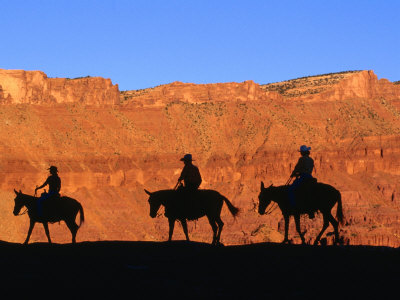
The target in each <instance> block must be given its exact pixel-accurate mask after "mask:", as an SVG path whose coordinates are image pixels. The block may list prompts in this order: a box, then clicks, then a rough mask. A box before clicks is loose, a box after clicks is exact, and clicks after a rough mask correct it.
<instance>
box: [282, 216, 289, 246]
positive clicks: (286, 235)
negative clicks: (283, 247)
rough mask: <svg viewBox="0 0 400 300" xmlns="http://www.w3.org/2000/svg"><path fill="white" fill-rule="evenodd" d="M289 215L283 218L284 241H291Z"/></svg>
mask: <svg viewBox="0 0 400 300" xmlns="http://www.w3.org/2000/svg"><path fill="white" fill-rule="evenodd" d="M289 217H290V216H289V215H284V216H283V218H284V219H285V239H284V240H283V242H282V243H287V242H289V238H288V236H289V233H288V232H289Z"/></svg>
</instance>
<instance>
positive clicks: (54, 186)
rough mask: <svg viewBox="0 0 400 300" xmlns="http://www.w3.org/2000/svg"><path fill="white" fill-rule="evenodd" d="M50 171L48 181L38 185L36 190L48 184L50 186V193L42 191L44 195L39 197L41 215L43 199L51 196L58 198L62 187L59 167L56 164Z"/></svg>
mask: <svg viewBox="0 0 400 300" xmlns="http://www.w3.org/2000/svg"><path fill="white" fill-rule="evenodd" d="M48 170H49V171H50V176H49V177H47V179H46V181H45V182H44V183H43V184H42V185H41V186H37V187H36V188H35V194H36V191H37V190H39V189H41V188H44V187H45V186H46V185H48V186H49V192H48V193H42V195H41V196H40V198H39V202H38V206H39V207H38V209H39V215H40V216H42V202H43V200H46V199H49V198H58V197H59V196H60V189H61V179H60V177H59V176H58V174H57V173H58V169H57V167H55V166H51V167H50V168H48Z"/></svg>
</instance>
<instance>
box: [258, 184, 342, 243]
mask: <svg viewBox="0 0 400 300" xmlns="http://www.w3.org/2000/svg"><path fill="white" fill-rule="evenodd" d="M288 188H289V186H288V185H282V186H277V187H275V186H273V185H272V184H271V185H270V186H269V187H268V188H265V187H264V183H263V182H261V191H260V194H259V195H258V199H259V204H258V213H259V214H260V215H263V214H264V213H265V209H266V208H267V206H268V205H269V204H270V203H271V201H274V202H276V203H277V204H278V206H279V208H280V210H281V211H282V215H283V218H284V219H285V239H284V240H283V243H287V242H289V239H288V229H289V218H290V216H294V220H295V223H296V230H297V232H298V233H299V235H300V238H301V242H302V243H303V244H304V243H305V239H304V233H302V232H301V230H300V215H301V214H306V213H309V212H310V210H311V211H312V212H317V211H320V212H321V213H322V215H323V221H324V224H323V227H322V230H321V232H320V233H319V234H318V236H317V238H316V239H315V241H314V245H317V244H318V242H319V241H320V239H321V237H322V234H323V233H324V232H325V230H326V229H327V228H328V226H329V223H331V224H332V226H333V228H334V231H335V241H334V243H335V244H336V243H338V242H339V230H338V227H339V223H340V224H343V222H344V217H343V210H342V196H341V194H340V192H339V191H338V190H337V189H335V188H334V187H333V186H331V185H328V184H324V183H319V182H318V183H315V184H314V185H313V189H312V193H310V197H309V198H308V199H307V200H308V202H307V203H309V205H308V206H307V207H304V202H300V201H299V204H298V206H294V207H293V206H292V205H291V204H290V202H289V197H288ZM336 203H337V204H338V205H337V210H336V218H337V220H336V219H335V218H334V217H333V216H332V213H331V210H332V208H333V207H334V206H335V204H336ZM302 204H303V205H302Z"/></svg>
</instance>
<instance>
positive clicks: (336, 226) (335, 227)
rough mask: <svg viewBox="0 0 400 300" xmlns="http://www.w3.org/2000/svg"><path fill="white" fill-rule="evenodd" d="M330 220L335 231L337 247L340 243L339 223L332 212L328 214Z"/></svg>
mask: <svg viewBox="0 0 400 300" xmlns="http://www.w3.org/2000/svg"><path fill="white" fill-rule="evenodd" d="M328 220H329V222H331V224H332V226H333V229H334V230H335V241H334V244H335V245H336V244H337V243H338V242H339V222H338V221H336V219H335V218H334V217H333V216H332V214H331V213H330V212H329V214H328Z"/></svg>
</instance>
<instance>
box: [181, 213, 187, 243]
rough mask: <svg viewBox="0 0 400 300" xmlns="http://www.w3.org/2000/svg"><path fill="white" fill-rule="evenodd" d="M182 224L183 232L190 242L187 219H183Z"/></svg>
mask: <svg viewBox="0 0 400 300" xmlns="http://www.w3.org/2000/svg"><path fill="white" fill-rule="evenodd" d="M181 224H182V228H183V232H184V233H185V236H186V240H187V241H188V242H189V234H188V229H187V222H186V219H182V220H181Z"/></svg>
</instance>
